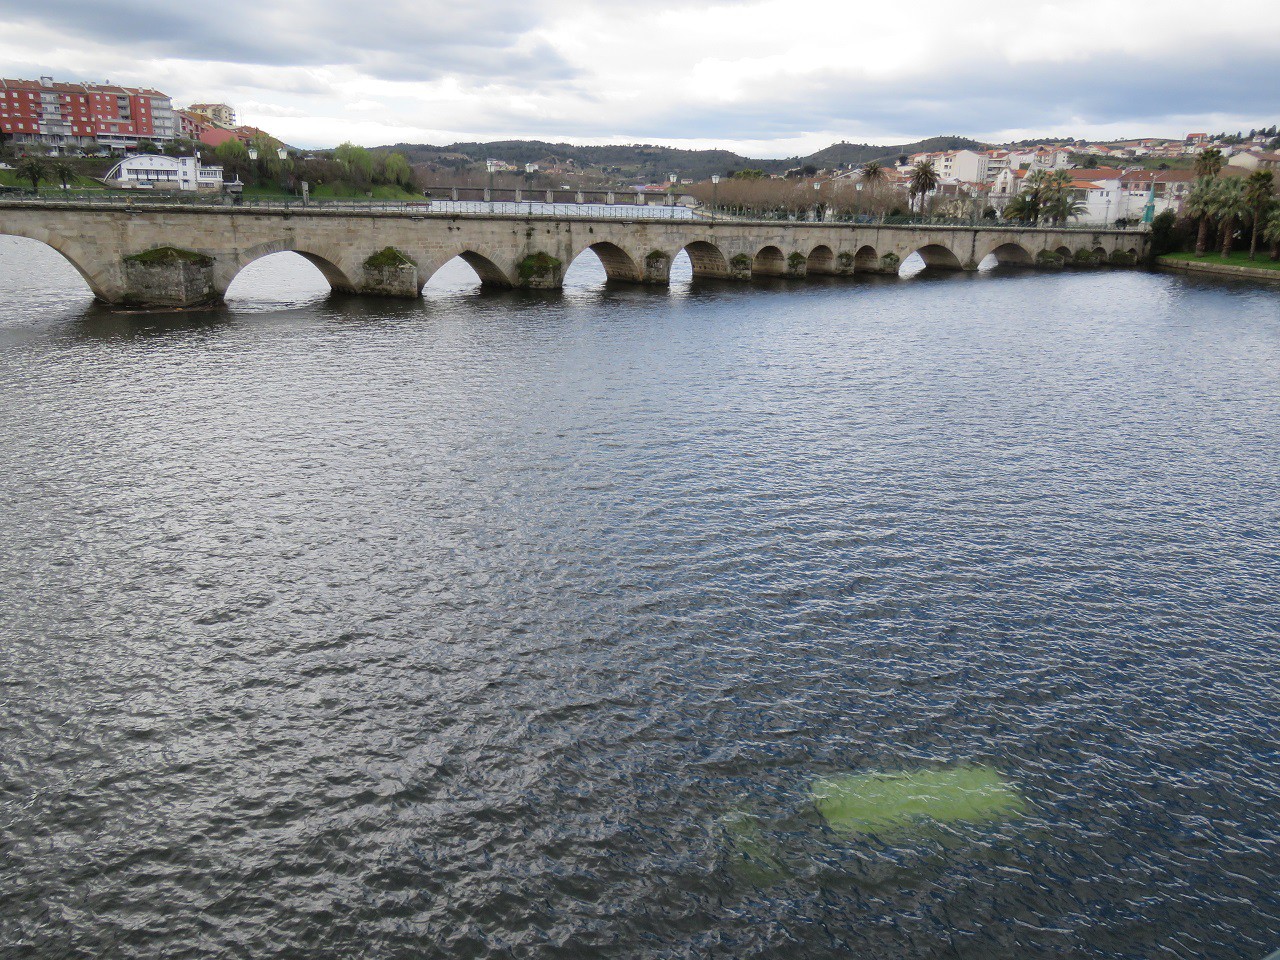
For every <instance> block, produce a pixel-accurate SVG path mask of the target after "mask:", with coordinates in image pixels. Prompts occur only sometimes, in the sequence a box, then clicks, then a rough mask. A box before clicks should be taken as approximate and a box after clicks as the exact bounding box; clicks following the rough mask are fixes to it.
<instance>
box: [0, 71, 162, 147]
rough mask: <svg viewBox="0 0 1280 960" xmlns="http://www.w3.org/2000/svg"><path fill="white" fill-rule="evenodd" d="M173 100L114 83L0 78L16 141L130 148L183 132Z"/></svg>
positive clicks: (0, 105) (2, 110)
mask: <svg viewBox="0 0 1280 960" xmlns="http://www.w3.org/2000/svg"><path fill="white" fill-rule="evenodd" d="M177 124H178V121H177V117H176V115H175V113H174V110H173V104H172V102H171V101H170V100H169V98H168V97H167V96H166V95H165V94H163V93H161V92H160V91H158V90H146V89H136V88H133V87H121V86H116V85H114V84H109V83H60V82H57V81H55V80H54V79H53V78H52V77H41V78H40V79H39V80H7V79H0V130H3V131H4V132H5V133H6V134H8V135H9V136H10V137H11V138H12V139H13V141H14V142H15V143H17V144H24V143H38V144H43V145H45V146H50V147H57V148H62V147H80V148H85V147H95V146H96V147H112V148H116V149H125V148H128V147H133V146H137V144H138V143H140V142H141V141H144V140H150V141H152V142H153V143H164V142H165V141H167V140H172V139H173V138H175V137H177V136H178V135H179V130H178V126H177Z"/></svg>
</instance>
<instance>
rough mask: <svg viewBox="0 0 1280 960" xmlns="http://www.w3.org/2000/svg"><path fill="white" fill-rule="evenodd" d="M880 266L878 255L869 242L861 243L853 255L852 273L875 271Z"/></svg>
mask: <svg viewBox="0 0 1280 960" xmlns="http://www.w3.org/2000/svg"><path fill="white" fill-rule="evenodd" d="M879 266H880V256H879V254H877V253H876V248H875V247H873V246H871V244H869V243H868V244H863V245H862V246H861V247H859V248H858V252H857V253H855V254H854V255H853V272H854V273H875V272H876V270H877V269H878V268H879Z"/></svg>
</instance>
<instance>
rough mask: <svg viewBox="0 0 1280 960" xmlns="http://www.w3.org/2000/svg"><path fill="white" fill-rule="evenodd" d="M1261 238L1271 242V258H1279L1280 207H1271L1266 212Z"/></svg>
mask: <svg viewBox="0 0 1280 960" xmlns="http://www.w3.org/2000/svg"><path fill="white" fill-rule="evenodd" d="M1262 238H1263V239H1264V240H1266V241H1267V243H1269V244H1271V259H1272V260H1280V207H1275V208H1273V209H1272V211H1271V213H1270V214H1268V216H1267V225H1266V226H1265V227H1264V228H1263V230H1262Z"/></svg>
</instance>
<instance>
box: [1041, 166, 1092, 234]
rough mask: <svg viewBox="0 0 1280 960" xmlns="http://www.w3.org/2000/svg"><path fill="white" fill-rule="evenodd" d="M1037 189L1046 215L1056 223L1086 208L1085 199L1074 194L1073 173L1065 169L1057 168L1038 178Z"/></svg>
mask: <svg viewBox="0 0 1280 960" xmlns="http://www.w3.org/2000/svg"><path fill="white" fill-rule="evenodd" d="M1027 179H1031V178H1030V177H1028V178H1027ZM1036 189H1038V190H1039V192H1040V197H1041V200H1040V206H1041V208H1042V209H1043V211H1044V214H1045V216H1047V217H1048V218H1049V219H1050V220H1052V221H1053V222H1054V223H1055V224H1058V225H1061V224H1063V223H1066V222H1067V221H1068V220H1070V219H1071V218H1072V217H1078V216H1080V214H1082V213H1084V211H1085V209H1086V206H1085V203H1084V201H1082V200H1078V199H1076V197H1075V196H1073V195H1072V193H1071V190H1072V180H1071V174H1069V173H1067V171H1065V170H1055V171H1053V173H1051V174H1049V175H1048V176H1046V177H1040V178H1038V180H1037V186H1036Z"/></svg>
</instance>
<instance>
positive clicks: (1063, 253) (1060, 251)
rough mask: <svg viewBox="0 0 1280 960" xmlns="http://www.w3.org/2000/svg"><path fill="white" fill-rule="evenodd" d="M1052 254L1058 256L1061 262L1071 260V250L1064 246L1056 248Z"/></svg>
mask: <svg viewBox="0 0 1280 960" xmlns="http://www.w3.org/2000/svg"><path fill="white" fill-rule="evenodd" d="M1053 252H1054V253H1056V254H1057V255H1058V256H1060V257H1061V258H1062V259H1063V260H1070V259H1071V248H1070V247H1068V246H1066V245H1065V244H1064V245H1063V246H1061V247H1058V248H1057V249H1056V250H1054V251H1053Z"/></svg>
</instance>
